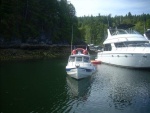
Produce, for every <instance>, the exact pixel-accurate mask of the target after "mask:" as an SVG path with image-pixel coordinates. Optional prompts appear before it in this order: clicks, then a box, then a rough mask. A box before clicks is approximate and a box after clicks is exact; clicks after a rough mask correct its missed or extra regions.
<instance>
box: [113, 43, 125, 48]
mask: <svg viewBox="0 0 150 113" xmlns="http://www.w3.org/2000/svg"><path fill="white" fill-rule="evenodd" d="M114 44H115V47H116V48H121V47H126V45H125V44H124V43H123V42H120V43H114Z"/></svg>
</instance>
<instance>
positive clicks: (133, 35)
mask: <svg viewBox="0 0 150 113" xmlns="http://www.w3.org/2000/svg"><path fill="white" fill-rule="evenodd" d="M107 31H108V37H107V39H106V40H105V41H104V43H103V45H104V48H103V51H101V52H98V53H97V58H96V59H95V60H98V61H101V62H102V63H106V64H111V65H117V66H123V67H128V68H150V43H149V40H148V39H147V38H145V37H144V36H143V35H141V34H139V33H138V32H137V31H135V30H132V29H126V30H125V29H117V28H116V29H108V30H107Z"/></svg>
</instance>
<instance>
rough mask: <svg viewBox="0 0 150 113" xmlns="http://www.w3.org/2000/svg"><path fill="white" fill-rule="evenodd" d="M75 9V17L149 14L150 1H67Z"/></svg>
mask: <svg viewBox="0 0 150 113" xmlns="http://www.w3.org/2000/svg"><path fill="white" fill-rule="evenodd" d="M68 1H70V2H71V3H72V4H73V5H74V7H75V9H76V16H78V17H80V16H84V15H85V16H91V15H93V16H98V14H101V15H109V14H111V15H112V16H115V15H118V16H119V15H123V16H124V15H126V14H128V12H131V14H132V15H134V14H136V15H140V14H143V13H144V14H150V0H68Z"/></svg>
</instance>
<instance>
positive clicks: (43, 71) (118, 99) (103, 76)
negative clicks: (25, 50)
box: [0, 59, 150, 113]
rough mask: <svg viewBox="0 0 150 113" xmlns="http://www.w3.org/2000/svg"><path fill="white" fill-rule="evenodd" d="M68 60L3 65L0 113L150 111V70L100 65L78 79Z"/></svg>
mask: <svg viewBox="0 0 150 113" xmlns="http://www.w3.org/2000/svg"><path fill="white" fill-rule="evenodd" d="M66 64H67V59H53V60H34V61H20V62H19V61H18V62H10V63H8V62H7V63H6V62H5V63H1V64H0V87H1V88H0V89H1V94H0V97H1V100H0V103H1V110H0V113H150V71H147V70H135V69H126V68H119V67H114V66H108V65H104V64H101V65H97V66H96V67H97V72H96V73H95V74H94V75H92V76H91V77H89V78H86V79H82V80H79V81H76V80H74V79H72V78H70V77H68V76H67V75H66V72H65V66H66Z"/></svg>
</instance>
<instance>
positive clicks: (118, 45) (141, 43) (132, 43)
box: [114, 41, 150, 48]
mask: <svg viewBox="0 0 150 113" xmlns="http://www.w3.org/2000/svg"><path fill="white" fill-rule="evenodd" d="M114 44H115V47H116V48H121V47H149V46H150V44H149V42H148V41H128V42H119V43H114Z"/></svg>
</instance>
